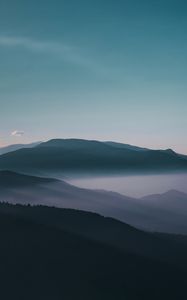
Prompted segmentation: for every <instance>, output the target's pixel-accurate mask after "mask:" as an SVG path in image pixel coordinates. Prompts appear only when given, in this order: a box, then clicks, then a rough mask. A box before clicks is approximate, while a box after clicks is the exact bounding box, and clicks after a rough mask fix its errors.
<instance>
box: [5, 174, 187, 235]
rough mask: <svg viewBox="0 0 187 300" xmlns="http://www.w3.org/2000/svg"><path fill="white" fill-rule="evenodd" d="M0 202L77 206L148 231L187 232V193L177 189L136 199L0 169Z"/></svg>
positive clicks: (76, 207) (64, 206)
mask: <svg viewBox="0 0 187 300" xmlns="http://www.w3.org/2000/svg"><path fill="white" fill-rule="evenodd" d="M0 201H6V202H9V203H14V204H15V203H20V204H29V203H30V204H43V205H48V206H56V207H62V208H74V209H80V210H85V211H91V212H96V213H100V214H102V215H104V216H110V217H113V218H116V219H118V220H121V221H123V222H126V223H129V224H131V225H133V226H135V227H138V228H142V229H145V230H149V231H158V232H159V231H160V232H168V233H183V234H187V195H186V194H184V193H181V192H177V191H169V192H167V193H164V194H158V195H150V196H147V197H144V198H142V199H135V198H131V197H127V196H124V195H121V194H118V193H114V192H106V191H101V190H89V189H83V188H78V187H75V186H73V185H70V184H68V183H66V182H64V181H60V180H56V179H50V178H40V177H35V176H28V175H23V174H17V173H14V172H10V171H0Z"/></svg>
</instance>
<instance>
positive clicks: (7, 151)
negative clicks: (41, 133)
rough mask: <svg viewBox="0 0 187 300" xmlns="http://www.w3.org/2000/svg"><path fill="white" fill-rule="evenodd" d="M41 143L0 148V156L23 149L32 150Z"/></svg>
mask: <svg viewBox="0 0 187 300" xmlns="http://www.w3.org/2000/svg"><path fill="white" fill-rule="evenodd" d="M40 143H41V142H35V143H30V144H13V145H9V146H6V147H2V148H0V155H2V154H5V153H9V152H13V151H16V150H19V149H23V148H34V147H36V146H38V145H39V144H40Z"/></svg>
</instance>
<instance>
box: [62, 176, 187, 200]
mask: <svg viewBox="0 0 187 300" xmlns="http://www.w3.org/2000/svg"><path fill="white" fill-rule="evenodd" d="M68 182H69V183H71V184H73V185H76V186H78V187H82V188H89V189H105V190H108V191H115V192H118V193H121V194H123V195H127V196H131V197H143V196H146V195H148V194H155V193H164V192H166V191H168V190H171V189H175V190H178V191H181V192H185V193H187V173H185V174H184V173H183V174H169V175H168V174H167V175H137V176H114V177H111V176H110V177H94V178H93V177H92V178H80V179H77V178H76V179H69V180H68Z"/></svg>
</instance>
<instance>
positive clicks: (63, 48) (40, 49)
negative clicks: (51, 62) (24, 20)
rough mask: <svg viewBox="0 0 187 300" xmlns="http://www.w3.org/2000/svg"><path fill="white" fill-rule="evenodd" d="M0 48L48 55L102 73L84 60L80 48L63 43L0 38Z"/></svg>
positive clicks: (94, 64)
mask: <svg viewBox="0 0 187 300" xmlns="http://www.w3.org/2000/svg"><path fill="white" fill-rule="evenodd" d="M0 46H1V47H10V48H13V47H14V48H15V47H17V48H18V47H20V48H24V49H26V50H27V51H30V52H33V53H37V54H50V55H53V56H55V57H56V58H59V59H62V60H64V61H66V62H70V63H73V64H77V65H80V66H82V67H86V68H89V69H92V71H94V72H102V69H101V67H100V66H98V65H97V64H96V63H95V62H93V61H91V60H90V59H89V58H86V57H85V55H83V54H82V53H81V49H80V48H77V47H72V46H69V45H66V44H63V43H57V42H52V41H41V40H35V39H32V38H26V37H13V36H0ZM102 73H103V72H102Z"/></svg>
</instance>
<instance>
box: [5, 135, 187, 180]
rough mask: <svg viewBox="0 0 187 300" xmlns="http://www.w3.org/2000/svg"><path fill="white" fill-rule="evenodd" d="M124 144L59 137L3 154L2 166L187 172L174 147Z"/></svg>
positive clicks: (67, 171) (40, 170) (71, 171)
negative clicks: (165, 148) (158, 148)
mask: <svg viewBox="0 0 187 300" xmlns="http://www.w3.org/2000/svg"><path fill="white" fill-rule="evenodd" d="M138 149H139V148H138V147H135V146H131V147H130V146H129V145H125V144H118V143H111V142H98V141H88V140H79V139H67V140H63V139H56V140H50V141H48V142H45V143H41V144H39V145H38V146H36V147H34V148H31V149H20V150H17V151H14V152H10V153H6V154H4V155H1V156H0V169H1V170H5V169H8V170H13V171H18V172H25V173H32V174H45V175H49V174H50V175H51V174H59V173H60V174H61V175H64V176H67V175H69V176H70V175H75V174H76V175H78V174H79V175H80V174H82V175H85V174H89V175H94V174H108V175H109V174H115V173H117V174H119V173H136V172H139V173H145V172H150V173H156V172H179V171H180V172H181V171H187V160H186V159H185V158H184V157H183V156H181V155H178V154H177V153H175V152H174V151H172V150H170V149H169V150H165V151H164V150H149V149H143V148H140V149H139V150H138Z"/></svg>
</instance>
